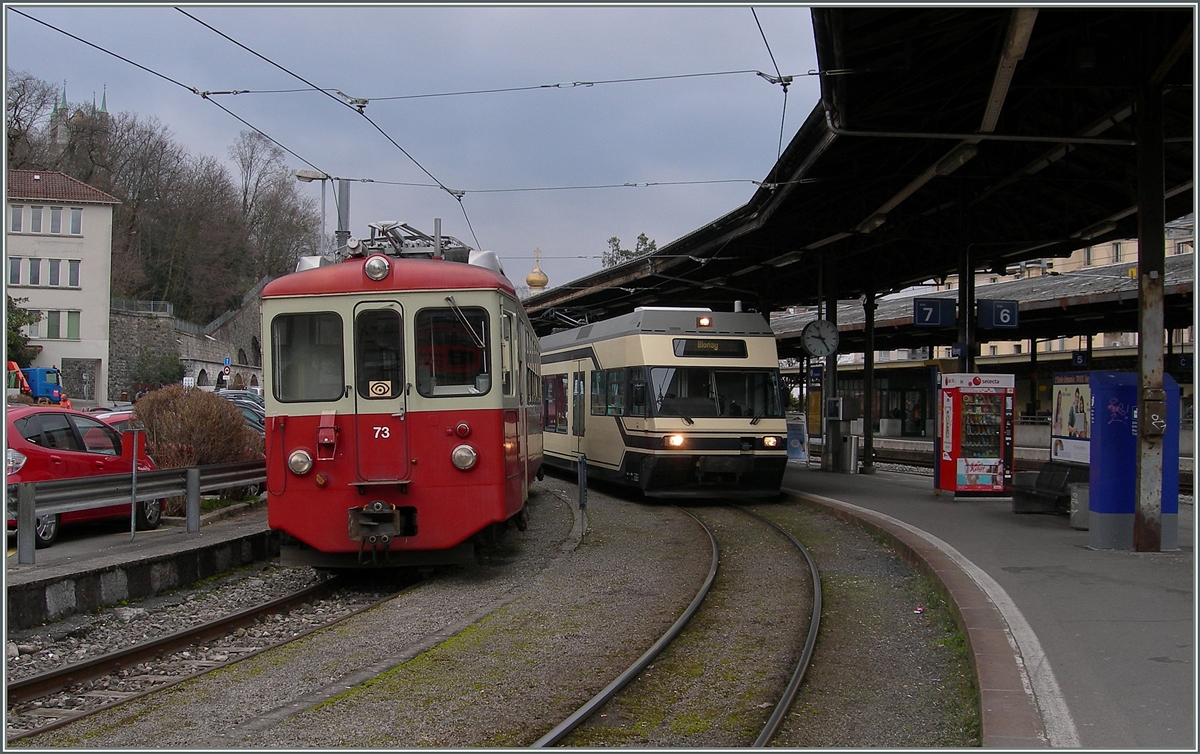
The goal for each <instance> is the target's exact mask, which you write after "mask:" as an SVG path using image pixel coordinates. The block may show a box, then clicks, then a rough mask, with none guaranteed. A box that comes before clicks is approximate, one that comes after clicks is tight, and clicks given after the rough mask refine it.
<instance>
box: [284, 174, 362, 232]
mask: <svg viewBox="0 0 1200 754" xmlns="http://www.w3.org/2000/svg"><path fill="white" fill-rule="evenodd" d="M296 180H298V181H300V182H301V183H311V182H313V181H320V182H321V242H322V243H324V242H325V181H337V182H338V193H337V209H338V228H337V233H336V234H335V236H334V248H335V249H340V248H342V247H343V246H345V245H346V242H347V241H348V240H350V182H351V181H354V182H355V183H374V182H375V180H374V179H373V178H336V177H334V176H331V175H329V174H328V173H322V172H321V171H319V170H297V171H296Z"/></svg>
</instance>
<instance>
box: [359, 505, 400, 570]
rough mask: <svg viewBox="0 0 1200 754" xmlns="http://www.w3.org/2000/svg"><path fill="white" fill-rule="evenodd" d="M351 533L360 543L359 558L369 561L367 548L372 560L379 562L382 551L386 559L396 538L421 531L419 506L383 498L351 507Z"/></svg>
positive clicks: (361, 560)
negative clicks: (400, 506) (417, 522)
mask: <svg viewBox="0 0 1200 754" xmlns="http://www.w3.org/2000/svg"><path fill="white" fill-rule="evenodd" d="M347 515H348V518H349V532H348V534H349V537H350V539H352V540H355V541H357V542H358V543H359V547H358V551H359V562H360V563H361V562H365V557H366V552H367V550H368V549H369V550H370V551H371V561H372V562H373V563H377V562H378V560H379V557H380V555H382V556H383V558H384V559H385V560H386V558H387V553H388V551H389V550H390V549H391V544H392V540H393V539H395V538H397V537H411V536H414V535H415V534H416V533H417V531H416V529H417V527H416V510H415V509H413V508H399V507H397V506H395V505H392V504H390V503H385V502H384V501H382V500H373V501H371V502H369V503H367V504H366V505H364V506H362V507H361V508H351V509H350V510H349V511H348V512H347Z"/></svg>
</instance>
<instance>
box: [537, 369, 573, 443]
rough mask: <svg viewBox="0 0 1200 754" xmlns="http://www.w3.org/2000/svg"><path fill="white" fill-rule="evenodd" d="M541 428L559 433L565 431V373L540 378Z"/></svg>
mask: <svg viewBox="0 0 1200 754" xmlns="http://www.w3.org/2000/svg"><path fill="white" fill-rule="evenodd" d="M542 429H544V430H545V431H547V432H555V433H557V434H560V435H565V434H566V433H567V375H565V374H552V375H549V376H547V377H543V378H542Z"/></svg>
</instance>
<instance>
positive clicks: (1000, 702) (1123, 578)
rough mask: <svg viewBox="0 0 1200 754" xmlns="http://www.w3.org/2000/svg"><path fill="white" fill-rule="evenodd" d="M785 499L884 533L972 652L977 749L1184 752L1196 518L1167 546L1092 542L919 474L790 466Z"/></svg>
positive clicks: (1052, 521)
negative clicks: (959, 495)
mask: <svg viewBox="0 0 1200 754" xmlns="http://www.w3.org/2000/svg"><path fill="white" fill-rule="evenodd" d="M784 487H785V489H786V490H788V491H789V492H788V494H789V495H790V496H791V497H792V498H793V499H796V500H800V501H803V502H805V503H806V504H811V505H815V506H819V507H821V508H823V509H825V510H828V511H829V512H831V513H833V514H834V515H838V516H840V517H843V518H845V519H847V520H852V521H856V522H858V523H860V524H861V525H863V526H865V527H866V528H868V529H871V530H874V531H877V532H879V533H880V534H882V535H883V536H884V537H885V538H887V539H889V540H891V541H892V542H894V543H895V545H896V547H897V550H898V552H900V553H901V554H902V555H903V556H905V557H906V558H907V559H908V560H909V562H910V563H912V564H913V565H914V567H916V568H918V569H919V570H921V571H923V572H924V573H926V574H927V575H929V576H931V578H932V579H933V580H934V582H935V583H938V584H941V587H942V589H943V593H944V594H945V595H947V596H948V597H949V599H950V600H951V601H952V604H953V607H952V609H953V610H954V611H955V613H956V615H957V616H958V618H959V620H960V625H961V626H962V627H963V629H964V631H965V633H966V635H967V638H968V641H969V644H970V648H971V655H972V662H973V666H974V669H975V673H976V677H977V679H978V682H979V689H980V705H981V709H982V713H983V745H984V746H985V747H1001V748H1029V747H1046V746H1053V747H1056V748H1058V747H1084V748H1091V749H1109V750H1111V749H1125V748H1149V749H1153V750H1159V751H1161V750H1167V749H1179V750H1184V751H1196V746H1197V735H1196V706H1195V705H1196V625H1195V592H1194V584H1195V578H1196V571H1195V560H1194V553H1195V523H1194V512H1193V506H1192V505H1186V504H1185V505H1180V509H1179V540H1178V543H1179V549H1178V550H1174V551H1167V552H1161V553H1135V552H1131V551H1128V550H1094V549H1091V548H1090V547H1089V546H1088V532H1086V531H1079V530H1076V529H1072V528H1071V527H1070V521H1069V517H1068V516H1060V515H1033V514H1027V515H1020V514H1014V513H1013V512H1012V504H1011V501H1010V500H1008V499H996V500H989V499H974V500H971V501H955V500H954V499H953V498H952V497H950V496H946V495H941V496H939V495H936V494H935V493H934V490H933V484H932V480H931V479H930V478H929V477H922V476H912V475H903V474H890V473H887V472H882V471H880V472H878V473H876V474H870V475H864V474H840V473H830V472H822V471H819V470H818V469H817V468H816V467H815V466H813V467H807V466H805V465H804V464H802V463H798V462H791V463H789V468H788V471H787V473H786V475H785V477H784Z"/></svg>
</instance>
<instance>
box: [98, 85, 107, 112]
mask: <svg viewBox="0 0 1200 754" xmlns="http://www.w3.org/2000/svg"><path fill="white" fill-rule="evenodd" d="M100 112H102V113H108V84H105V85H104V91H103V92H102V93H101V95H100Z"/></svg>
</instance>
